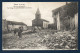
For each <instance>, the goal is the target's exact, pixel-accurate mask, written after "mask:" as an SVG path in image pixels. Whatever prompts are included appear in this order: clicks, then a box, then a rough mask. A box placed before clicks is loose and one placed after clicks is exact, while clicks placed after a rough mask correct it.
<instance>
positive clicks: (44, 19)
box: [41, 19, 49, 22]
mask: <svg viewBox="0 0 80 53" xmlns="http://www.w3.org/2000/svg"><path fill="white" fill-rule="evenodd" d="M41 20H42V21H46V22H49V21H47V20H45V19H41Z"/></svg>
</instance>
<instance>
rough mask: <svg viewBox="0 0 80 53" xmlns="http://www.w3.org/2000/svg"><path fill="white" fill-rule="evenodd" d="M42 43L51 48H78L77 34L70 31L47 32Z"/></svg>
mask: <svg viewBox="0 0 80 53" xmlns="http://www.w3.org/2000/svg"><path fill="white" fill-rule="evenodd" d="M41 43H43V45H46V47H47V48H49V49H55V50H56V49H69V50H70V49H77V34H74V33H71V32H70V31H65V32H57V33H54V34H47V35H44V39H42V42H41Z"/></svg>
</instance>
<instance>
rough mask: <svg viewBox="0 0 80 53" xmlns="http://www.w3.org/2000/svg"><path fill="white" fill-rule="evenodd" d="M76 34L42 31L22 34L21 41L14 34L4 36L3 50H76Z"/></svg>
mask: <svg viewBox="0 0 80 53" xmlns="http://www.w3.org/2000/svg"><path fill="white" fill-rule="evenodd" d="M76 37H77V35H76V33H74V34H73V33H72V34H71V32H70V31H64V32H61V31H60V32H56V31H53V30H41V31H37V32H35V33H26V32H24V33H23V34H22V38H21V39H20V38H19V37H18V36H17V35H15V36H14V35H13V34H12V33H9V34H3V37H2V41H3V42H2V48H3V49H34V50H35V49H40V50H46V49H53V50H56V49H64V50H66V49H73V50H74V49H76V47H77V46H76V43H77V39H76Z"/></svg>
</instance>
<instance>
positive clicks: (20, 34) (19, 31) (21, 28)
mask: <svg viewBox="0 0 80 53" xmlns="http://www.w3.org/2000/svg"><path fill="white" fill-rule="evenodd" d="M22 32H23V27H19V28H15V29H14V30H13V33H14V35H16V34H17V35H18V36H19V38H22Z"/></svg>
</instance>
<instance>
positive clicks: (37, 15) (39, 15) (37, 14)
mask: <svg viewBox="0 0 80 53" xmlns="http://www.w3.org/2000/svg"><path fill="white" fill-rule="evenodd" d="M35 17H36V19H40V18H41V14H40V11H39V8H38V9H37V11H36V14H35Z"/></svg>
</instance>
